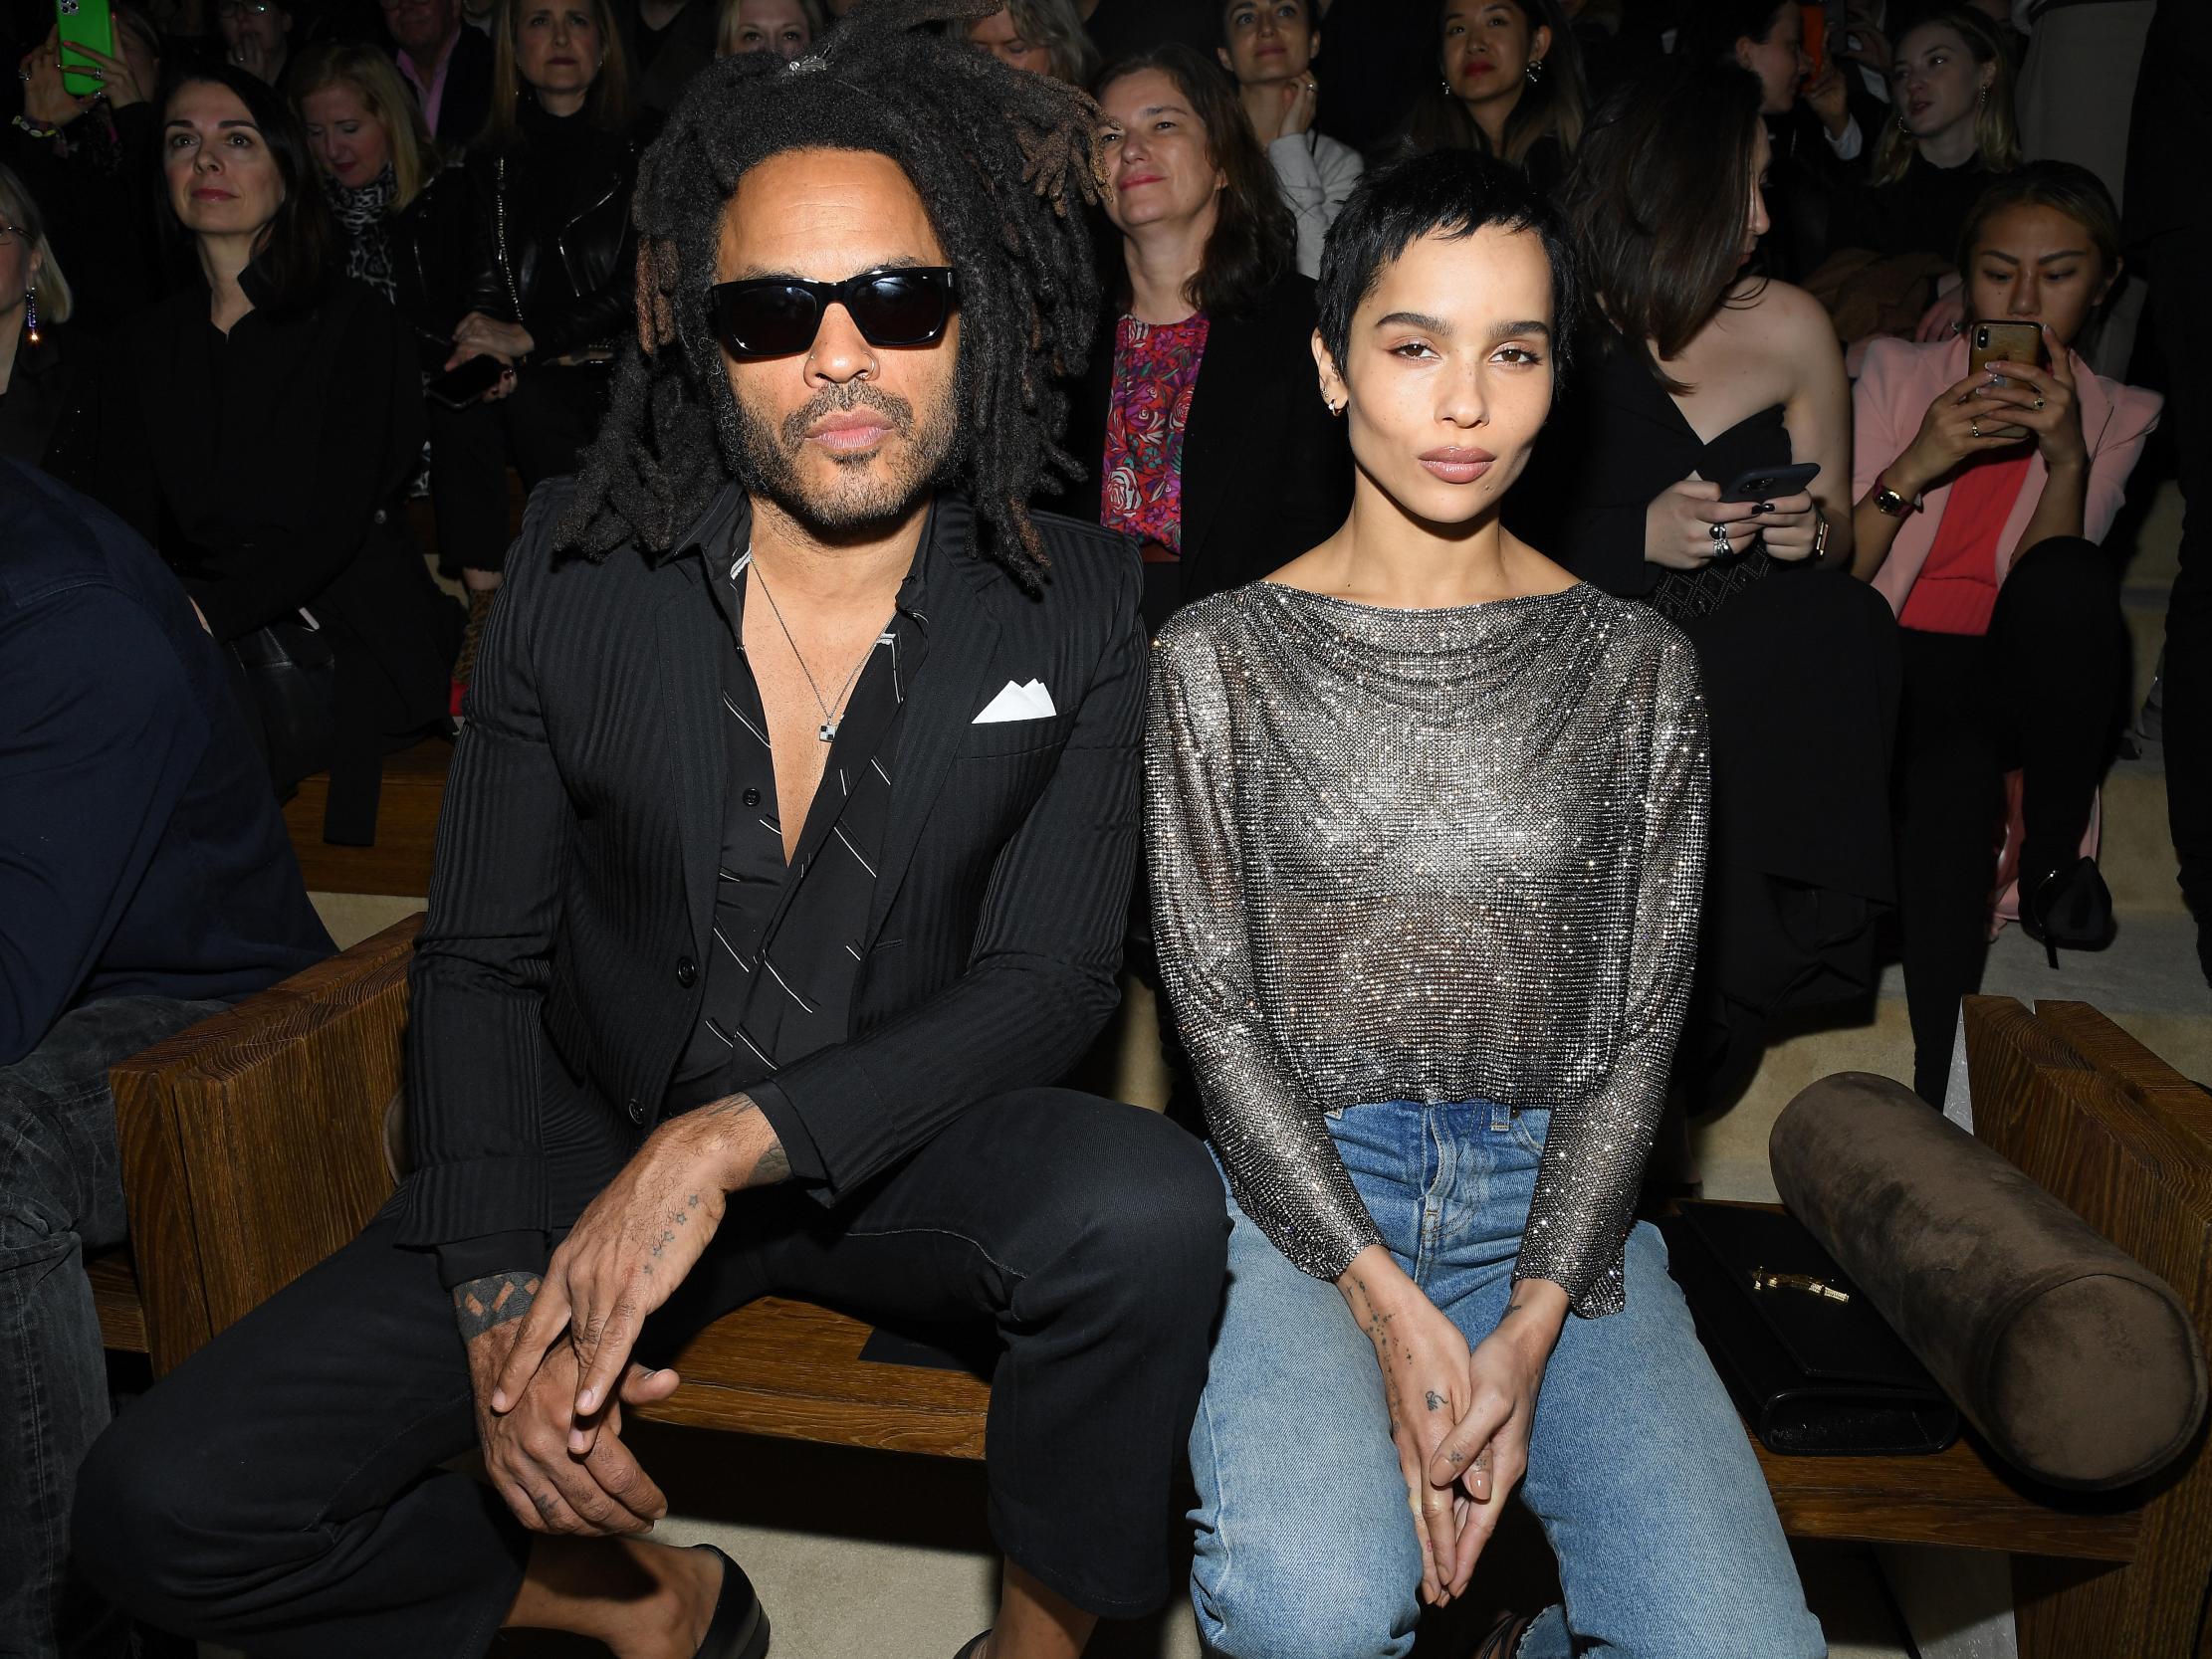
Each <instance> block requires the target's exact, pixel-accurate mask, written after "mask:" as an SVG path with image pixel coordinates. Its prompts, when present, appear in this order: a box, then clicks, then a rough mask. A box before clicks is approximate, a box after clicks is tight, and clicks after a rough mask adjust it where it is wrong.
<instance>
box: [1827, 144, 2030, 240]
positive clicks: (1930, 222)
mask: <svg viewBox="0 0 2212 1659" xmlns="http://www.w3.org/2000/svg"><path fill="white" fill-rule="evenodd" d="M1998 176H1999V175H1997V174H1995V173H1992V172H1991V171H1990V170H1989V169H1988V168H1986V167H1984V166H1983V165H1982V161H1981V157H1980V155H1978V154H1977V155H1974V156H1973V157H1971V158H1969V159H1968V160H1966V161H1963V162H1961V163H1960V164H1959V165H1958V166H1956V167H1938V166H1935V165H1934V164H1933V163H1931V162H1929V161H1927V160H1926V159H1924V158H1923V157H1922V156H1921V155H1920V153H1919V152H1918V151H1917V150H1915V151H1914V152H1913V154H1912V160H1911V162H1910V163H1909V164H1908V165H1907V166H1906V168H1905V170H1904V175H1903V176H1902V177H1901V178H1899V179H1898V180H1897V181H1896V182H1895V183H1894V184H1864V183H1863V184H1859V185H1857V186H1855V187H1852V188H1849V189H1845V190H1842V191H1840V192H1838V194H1837V196H1836V198H1835V202H1834V204H1833V205H1832V206H1831V208H1830V209H1829V220H1828V247H1829V251H1830V252H1832V253H1833V252H1835V251H1836V250H1837V249H1840V248H1872V249H1873V250H1874V251H1875V252H1876V253H1878V254H1933V255H1935V256H1936V257H1937V258H1939V259H1945V260H1948V259H1955V258H1956V257H1957V256H1958V237H1959V232H1960V231H1962V230H1963V229H1965V227H1966V216H1967V214H1969V213H1970V212H1972V211H1973V207H1974V204H1975V203H1976V202H1977V201H1979V200H1981V194H1982V192H1983V191H1984V190H1986V189H1988V188H1989V184H1990V181H1991V180H1992V179H1994V178H1996V177H1998Z"/></svg>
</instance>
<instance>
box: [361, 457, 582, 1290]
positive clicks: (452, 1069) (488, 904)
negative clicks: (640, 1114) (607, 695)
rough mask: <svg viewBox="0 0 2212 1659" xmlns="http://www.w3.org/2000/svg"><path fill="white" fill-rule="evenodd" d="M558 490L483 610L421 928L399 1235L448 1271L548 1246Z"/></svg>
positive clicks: (545, 496)
mask: <svg viewBox="0 0 2212 1659" xmlns="http://www.w3.org/2000/svg"><path fill="white" fill-rule="evenodd" d="M564 500H565V498H564V497H563V496H561V495H560V494H559V493H558V492H553V491H539V492H536V493H535V494H534V495H533V496H532V499H531V503H530V508H529V511H528V513H527V515H526V517H525V522H524V526H523V534H522V539H521V540H520V541H519V542H518V543H517V545H516V549H515V552H514V554H513V556H511V557H510V559H509V561H508V567H507V580H506V584H505V585H504V586H503V587H502V589H501V592H500V599H499V603H498V604H497V605H495V606H493V607H492V614H491V619H490V621H489V622H488V623H487V624H486V626H485V630H484V638H483V642H482V644H481V645H480V647H479V648H478V655H477V662H476V674H475V678H474V679H473V680H472V681H471V682H470V685H469V704H468V712H469V719H468V725H467V726H465V727H464V728H463V730H462V733H461V738H460V741H459V742H458V744H456V746H455V748H454V755H453V769H452V773H451V775H450V776H449V778H448V779H447V782H446V794H445V810H444V812H443V814H442V815H441V817H440V819H439V823H438V848H437V861H436V864H435V866H434V868H433V872H432V876H431V882H430V915H429V918H428V920H427V921H426V922H425V923H424V925H423V930H422V935H421V937H420V938H419V939H418V940H417V941H416V944H415V959H414V966H413V969H412V974H411V981H410V983H411V989H412V996H413V1011H412V1015H411V1017H410V1019H409V1021H408V1026H407V1073H408V1130H409V1134H410V1137H411V1139H412V1141H413V1153H414V1168H413V1171H412V1172H411V1173H410V1174H409V1175H408V1177H407V1180H406V1182H405V1183H404V1184H403V1185H402V1186H401V1188H400V1191H399V1195H398V1198H397V1200H396V1202H397V1203H398V1205H399V1215H400V1231H399V1242H400V1243H402V1244H409V1245H427V1246H440V1247H443V1248H441V1249H440V1255H441V1257H442V1258H444V1259H445V1266H446V1271H445V1273H444V1274H443V1277H444V1278H445V1280H446V1282H447V1283H448V1284H452V1283H457V1282H458V1281H459V1280H460V1279H463V1278H468V1277H473V1276H474V1272H473V1271H469V1269H474V1270H475V1271H481V1272H490V1271H494V1270H495V1269H496V1268H498V1267H511V1268H522V1269H528V1268H535V1267H543V1266H544V1265H545V1262H546V1258H547V1250H546V1242H545V1234H544V1229H545V1226H546V1201H547V1186H546V1170H545V1162H544V1159H543V1157H542V1156H541V1145H542V1134H541V1122H540V1103H541V1102H542V1100H543V1099H544V1094H545V1091H544V1084H545V1079H546V1076H547V1068H548V1067H549V1066H553V1065H555V1064H557V1063H558V1062H557V1061H556V1060H555V1059H554V1058H553V1049H552V1046H551V1044H550V1043H549V1041H548V1039H547V1037H546V1032H545V1026H544V1023H543V1017H542V1016H543V1012H544V1004H545V993H546V985H547V982H548V980H549V978H550V976H551V973H552V964H553V933H554V928H555V925H556V924H557V922H558V920H559V915H560V894H561V891H562V885H563V882H564V880H565V878H566V875H567V864H568V844H569V838H570V835H571V834H572V831H573V825H574V822H575V817H574V813H573V810H572V809H571V807H570V804H569V802H568V799H567V796H566V793H565V791H564V790H563V788H562V785H561V781H560V774H559V771H558V770H557V768H556V767H555V765H554V763H553V751H552V749H551V748H550V747H549V746H548V744H547V739H546V726H545V719H544V712H543V709H542V706H541V704H540V701H539V690H538V685H539V681H538V676H539V664H538V662H537V660H536V636H537V631H538V606H539V603H540V590H541V586H542V584H543V582H544V577H545V572H544V571H543V570H542V569H540V568H539V565H540V564H541V563H542V562H543V559H544V557H545V551H544V550H545V549H546V548H547V547H548V546H549V545H550V543H551V541H552V532H551V525H550V523H549V522H547V520H548V519H550V518H551V517H552V516H553V513H555V512H556V511H557V510H558V507H559V506H560V504H561V503H562V502H563V501H564ZM533 549H536V550H537V552H536V556H535V557H534V556H533ZM498 1235H505V1236H507V1237H508V1238H510V1239H512V1240H514V1241H516V1242H515V1243H514V1244H512V1245H509V1246H507V1247H506V1248H505V1249H504V1250H503V1251H502V1254H503V1255H506V1256H512V1257H513V1258H514V1259H512V1260H503V1261H499V1262H495V1263H483V1262H474V1261H470V1260H469V1259H468V1254H467V1244H468V1242H469V1241H481V1240H484V1239H486V1238H489V1237H493V1236H498Z"/></svg>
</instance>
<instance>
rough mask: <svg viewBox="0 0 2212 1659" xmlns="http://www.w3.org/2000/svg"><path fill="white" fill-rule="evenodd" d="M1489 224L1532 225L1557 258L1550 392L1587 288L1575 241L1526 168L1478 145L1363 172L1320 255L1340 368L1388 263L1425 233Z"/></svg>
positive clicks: (1467, 230)
mask: <svg viewBox="0 0 2212 1659" xmlns="http://www.w3.org/2000/svg"><path fill="white" fill-rule="evenodd" d="M1486 225H1496V226H1497V227H1499V228H1500V229H1502V230H1508V231H1527V232H1529V233H1530V234H1531V235H1533V236H1535V237H1536V238H1537V240H1538V241H1540V242H1541V243H1542V244H1543V245H1544V257H1545V258H1546V259H1547V260H1549V261H1550V262H1551V331H1552V347H1551V359H1552V395H1553V396H1554V397H1555V398H1556V397H1557V396H1558V395H1559V392H1560V389H1561V387H1562V386H1563V385H1564V384H1565V383H1566V378H1567V372H1568V370H1569V368H1570V367H1571V366H1572V363H1573V358H1574V351H1575V340H1576V336H1577V335H1578V334H1580V332H1581V323H1582V310H1583V304H1584V301H1583V286H1582V275H1581V271H1580V268H1579V266H1578V264H1577V262H1576V259H1575V252H1574V246H1573V244H1572V243H1571V242H1569V240H1568V238H1567V232H1566V230H1565V228H1564V227H1563V226H1562V225H1561V224H1560V221H1559V216H1558V214H1557V213H1555V212H1554V211H1553V210H1552V206H1551V204H1550V203H1549V202H1548V201H1546V200H1545V199H1544V195H1543V193H1542V192H1541V191H1539V190H1538V189H1537V188H1536V187H1535V186H1534V185H1533V184H1531V183H1529V181H1528V175H1527V174H1525V173H1523V172H1522V171H1521V170H1520V169H1519V168H1518V167H1515V166H1513V165H1512V164H1511V163H1509V162H1505V161H1500V160H1498V159H1497V158H1496V157H1495V156H1489V155H1483V154H1480V153H1479V152H1477V151H1474V150H1458V149H1443V150H1432V151H1430V152H1429V153H1428V154H1427V155H1416V156H1410V157H1408V158H1407V159H1406V160H1403V161H1393V162H1391V163H1390V164H1388V165H1387V166H1382V167H1377V168H1375V169H1374V170H1373V171H1371V172H1369V173H1366V174H1364V175H1363V176H1362V177H1361V179H1360V182H1359V184H1358V186H1357V187H1356V188H1355V189H1354V190H1353V192H1352V195H1351V198H1350V199H1349V200H1348V201H1346V202H1345V204H1344V211H1343V212H1342V213H1340V214H1338V215H1337V218H1336V222H1335V223H1334V224H1333V225H1331V226H1330V227H1329V236H1328V241H1327V242H1326V243H1325V244H1324V245H1323V248H1322V253H1321V282H1320V292H1319V294H1318V295H1317V297H1316V303H1317V308H1318V311H1319V316H1318V319H1317V322H1316V326H1317V327H1318V329H1319V330H1320V334H1321V343H1322V344H1323V345H1325V346H1327V347H1328V350H1329V355H1330V356H1331V357H1332V358H1334V359H1335V360H1336V362H1337V364H1338V366H1339V368H1340V369H1341V367H1342V365H1343V363H1344V359H1345V355H1346V353H1347V351H1348V350H1349V349H1350V346H1351V342H1352V317H1353V315H1354V313H1355V312H1357V311H1359V309H1360V306H1361V305H1362V303H1364V302H1365V301H1366V299H1367V297H1368V296H1369V295H1371V294H1373V293H1374V292H1375V289H1376V286H1377V285H1378V284H1379V283H1380V282H1381V281H1382V280H1383V271H1384V268H1385V267H1387V266H1389V265H1390V264H1391V262H1392V261H1394V260H1396V259H1398V258H1399V257H1400V256H1401V255H1403V254H1404V253H1405V252H1406V250H1407V249H1408V248H1409V247H1411V246H1412V245H1413V244H1414V243H1415V242H1417V241H1419V240H1420V239H1421V238H1422V237H1425V236H1440V237H1444V238H1446V239H1447V240H1452V241H1456V240H1458V239H1460V238H1462V237H1469V236H1472V235H1473V234H1474V233H1475V232H1476V231H1478V230H1481V229H1482V228H1483V227H1484V226H1486Z"/></svg>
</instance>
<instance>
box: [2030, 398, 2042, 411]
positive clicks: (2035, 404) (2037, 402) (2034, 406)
mask: <svg viewBox="0 0 2212 1659" xmlns="http://www.w3.org/2000/svg"><path fill="white" fill-rule="evenodd" d="M2028 407H2029V408H2031V409H2040V408H2042V407H2043V399H2042V398H2040V397H2039V398H2037V399H2036V400H2035V402H2033V403H2031V404H2029V405H2028Z"/></svg>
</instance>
